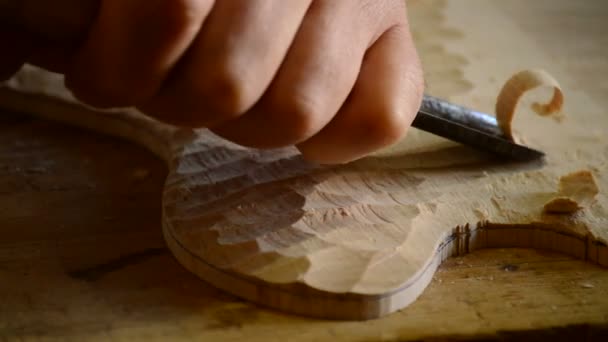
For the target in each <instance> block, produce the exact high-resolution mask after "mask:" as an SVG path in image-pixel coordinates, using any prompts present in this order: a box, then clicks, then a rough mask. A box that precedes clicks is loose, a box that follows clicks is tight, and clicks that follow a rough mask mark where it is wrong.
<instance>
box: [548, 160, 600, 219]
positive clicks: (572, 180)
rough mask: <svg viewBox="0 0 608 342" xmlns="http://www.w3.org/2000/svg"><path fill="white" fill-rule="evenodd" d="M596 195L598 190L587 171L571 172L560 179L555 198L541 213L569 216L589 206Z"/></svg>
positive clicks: (591, 175)
mask: <svg viewBox="0 0 608 342" xmlns="http://www.w3.org/2000/svg"><path fill="white" fill-rule="evenodd" d="M598 193H599V189H598V187H597V184H596V183H595V179H594V178H593V174H592V173H591V172H590V171H589V170H581V171H577V172H573V173H570V174H567V175H565V176H563V177H561V178H560V180H559V190H558V194H557V197H556V198H554V199H552V200H550V201H549V202H547V203H546V204H545V206H544V208H543V211H544V212H545V213H551V214H571V213H574V212H576V211H578V210H580V209H581V208H583V207H586V206H589V205H591V204H592V203H593V201H594V200H595V196H596V195H597V194H598Z"/></svg>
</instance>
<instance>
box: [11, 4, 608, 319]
mask: <svg viewBox="0 0 608 342" xmlns="http://www.w3.org/2000/svg"><path fill="white" fill-rule="evenodd" d="M455 3H456V2H445V3H444V2H442V1H436V2H428V3H426V4H423V3H422V2H421V3H416V2H412V3H411V6H412V7H413V8H415V6H420V9H419V12H418V13H419V16H420V17H419V19H418V23H419V25H420V26H419V27H418V28H417V39H418V41H422V42H425V41H426V42H428V41H431V42H432V41H433V39H435V37H434V35H444V32H443V33H442V32H438V31H437V30H440V29H441V26H438V25H436V24H437V20H438V19H437V18H438V16H440V15H441V11H442V10H443V9H442V7H445V6H447V8H446V12H447V13H450V17H449V18H448V20H447V23H446V25H447V26H448V27H452V30H453V31H452V32H457V33H459V34H461V35H462V36H461V37H457V38H453V39H451V40H450V41H447V42H443V46H444V47H445V50H442V49H435V50H433V49H431V48H432V45H431V46H430V47H428V49H427V50H426V51H427V53H428V55H427V56H428V57H427V59H426V61H427V62H425V65H426V66H428V63H429V60H430V61H433V60H434V59H435V60H436V61H443V62H446V63H452V62H453V63H454V64H455V65H456V70H457V71H460V73H458V72H456V73H454V74H449V73H448V74H444V75H441V78H438V79H434V78H433V76H432V75H433V74H432V69H431V70H430V71H429V70H428V68H427V71H429V73H428V74H430V75H429V80H430V82H429V83H430V85H431V86H430V89H429V90H430V91H431V93H432V94H434V95H440V96H443V97H449V98H450V99H452V100H454V101H455V102H459V103H462V104H465V105H472V106H475V107H477V108H479V109H481V110H486V111H490V110H491V108H492V107H493V106H492V102H493V101H494V98H495V95H496V94H497V89H496V86H497V84H496V82H493V81H492V80H493V79H495V78H505V79H506V77H508V76H509V75H510V74H511V73H513V72H515V71H518V70H519V69H521V68H522V67H528V66H530V65H533V64H542V65H543V68H545V69H547V70H549V71H550V72H551V73H552V74H554V75H556V76H557V78H558V79H559V80H560V82H561V83H562V87H563V89H564V93H565V94H566V107H565V108H566V109H565V113H566V119H565V120H563V122H561V123H557V122H552V121H550V120H546V119H543V118H537V117H535V116H534V115H535V114H532V113H526V112H525V111H524V113H522V116H521V117H519V118H518V125H519V127H517V126H516V127H517V129H518V131H519V132H520V133H521V136H522V137H524V139H525V141H526V143H529V144H531V145H533V146H535V147H537V148H540V149H542V150H544V151H546V152H547V153H548V156H549V157H548V160H547V163H546V164H543V165H513V164H511V165H505V164H503V163H499V162H496V161H494V162H489V161H488V158H487V156H484V155H481V154H478V153H476V152H474V151H471V150H469V149H467V148H464V147H460V146H457V145H454V144H452V143H449V142H446V141H443V140H441V139H438V138H434V137H431V136H429V135H426V134H423V133H421V132H412V133H411V134H410V135H409V136H408V138H407V139H405V140H404V141H403V142H402V143H401V144H400V145H399V146H396V147H395V148H392V149H390V150H388V151H384V152H383V153H380V154H377V155H375V156H371V157H369V158H366V159H364V160H361V161H358V162H355V163H351V164H349V165H345V166H340V167H333V168H327V167H326V168H320V167H316V166H314V165H309V164H307V163H305V162H304V161H302V160H301V158H300V157H299V156H298V155H297V154H296V153H295V151H294V150H293V149H285V150H278V151H266V152H260V151H251V150H247V149H244V148H241V147H238V146H235V145H233V144H229V143H227V142H225V141H223V140H221V139H218V138H216V137H214V136H213V135H211V134H210V133H208V132H206V131H198V132H189V131H187V130H177V129H175V128H172V127H168V126H165V125H160V124H158V123H156V122H154V121H152V120H148V119H145V118H144V117H142V116H139V115H138V114H137V113H134V112H124V111H117V112H115V113H102V112H96V111H94V110H91V109H85V108H81V107H77V106H76V105H75V104H74V103H73V102H72V101H71V99H70V97H69V96H68V95H67V93H66V92H65V90H63V89H61V88H60V87H58V85H59V84H60V80H59V79H53V78H50V77H48V75H44V76H43V77H42V79H40V78H39V77H40V74H38V73H35V72H34V73H28V72H27V71H26V72H24V73H22V74H21V75H20V76H19V77H18V78H17V79H15V80H13V81H12V83H10V84H9V88H6V89H4V91H3V93H2V98H0V102H2V103H3V104H4V105H5V106H7V107H9V108H16V109H21V110H24V111H27V112H31V113H35V114H41V115H46V116H52V117H55V116H58V119H59V120H61V121H67V122H72V123H76V124H79V125H83V126H86V127H89V128H93V129H100V130H102V131H104V132H106V133H111V134H117V135H119V136H122V137H127V138H131V139H134V140H135V141H136V142H138V143H141V144H144V145H145V146H146V147H148V148H149V149H151V150H152V151H154V152H155V153H157V154H158V155H159V156H161V157H162V158H164V159H165V160H166V161H167V163H168V165H169V170H170V174H169V176H168V178H167V182H166V186H165V191H164V193H163V231H164V234H165V239H166V241H167V244H168V246H169V247H170V248H171V250H172V252H173V253H174V255H175V256H176V257H177V259H178V260H179V261H180V262H181V263H182V264H183V265H184V266H185V267H186V268H188V269H189V270H191V271H192V272H194V273H195V274H197V275H198V276H200V277H202V278H203V279H205V280H207V281H209V282H210V283H212V284H214V285H215V286H217V287H219V288H222V289H224V290H227V291H229V292H231V293H234V294H236V295H238V296H241V297H244V298H246V299H249V300H252V301H255V302H258V303H260V304H263V305H267V306H272V307H276V308H280V309H282V310H286V311H291V312H296V313H301V314H306V315H314V316H319V317H330V318H350V319H365V318H372V317H378V316H381V315H384V314H387V313H390V312H393V311H395V310H397V309H399V308H401V307H404V306H406V305H407V304H409V303H411V302H412V301H413V300H414V299H415V298H416V297H417V296H418V295H420V293H421V292H422V291H423V290H424V288H425V287H426V285H427V284H428V283H429V282H430V280H431V277H432V275H433V274H434V272H435V269H436V268H437V266H438V265H439V263H441V262H442V261H443V260H444V259H445V258H447V257H449V256H454V255H461V254H464V253H467V252H469V251H471V250H475V249H480V248H492V247H500V246H507V247H534V248H540V249H549V250H554V251H560V252H563V253H566V254H569V255H572V256H576V257H579V258H582V259H585V260H588V261H591V262H595V263H598V264H602V265H606V263H605V262H606V258H605V255H606V253H607V252H606V242H607V240H608V239H607V228H608V224H607V222H606V221H607V220H608V215H607V210H608V209H607V205H608V202H607V201H606V195H605V193H602V192H600V194H599V195H598V196H597V200H596V201H595V202H594V203H593V204H591V205H590V206H589V207H588V208H584V209H583V210H582V211H581V212H580V213H578V214H577V215H576V216H564V215H544V214H542V209H543V205H544V204H545V203H546V201H547V200H549V199H551V198H552V197H553V196H554V195H555V194H556V192H557V181H558V179H559V177H560V176H562V175H563V174H565V173H568V172H571V171H575V170H578V169H588V170H590V171H591V172H593V174H594V176H595V177H596V178H597V182H598V184H599V188H600V191H602V190H603V189H606V187H607V186H608V183H607V180H606V176H605V175H604V174H603V173H602V172H600V171H601V170H603V169H605V164H606V159H607V158H608V156H606V151H605V147H606V137H605V135H602V134H598V135H596V136H594V135H593V134H594V132H597V131H596V130H597V129H598V128H600V129H602V128H605V127H608V125H607V123H608V121H607V119H606V116H605V115H602V110H601V106H599V105H598V104H597V103H596V102H594V101H593V100H591V99H590V98H589V97H587V96H586V94H585V93H582V92H577V91H576V90H575V89H574V88H573V87H572V82H573V81H572V80H571V79H570V78H569V77H568V75H567V73H566V72H565V70H564V69H563V68H561V67H560V66H559V65H558V64H557V63H552V62H551V60H550V59H549V58H547V57H548V56H545V55H543V53H542V50H541V49H538V48H537V47H536V46H535V44H534V41H533V40H532V39H530V38H529V37H528V36H527V35H525V34H524V33H523V32H521V31H518V30H517V27H516V26H515V25H514V24H513V23H512V22H510V21H509V20H508V17H507V16H506V15H505V14H503V12H502V11H501V10H500V8H499V7H497V5H495V4H493V3H491V2H484V1H471V2H470V3H469V4H468V6H475V11H476V13H477V16H479V15H481V16H480V17H479V18H478V17H476V19H478V20H476V21H471V20H466V19H467V18H468V17H467V16H470V12H469V11H468V10H467V7H468V6H460V5H457V4H455ZM469 9H470V8H469ZM412 13H413V16H414V17H415V13H416V12H415V10H414V9H412ZM439 18H440V17H439ZM414 22H416V19H414ZM492 25H498V26H500V27H501V29H503V30H504V31H505V32H509V34H508V35H498V34H497V35H495V36H493V37H489V36H488V35H487V34H486V33H485V32H484V29H483V28H484V27H490V26H492ZM425 38H428V40H425ZM484 46H485V49H486V50H482V51H479V50H478V49H480V48H482V47H484ZM488 46H490V47H491V49H488ZM514 46H516V47H517V48H518V50H521V51H526V53H525V54H521V55H518V56H517V58H513V57H512V56H509V53H510V52H511V51H512V49H513V47H514ZM421 50H423V52H424V51H425V46H424V43H423V44H422V46H421ZM477 54H479V56H483V57H484V58H479V59H476V58H475V56H476V55H477ZM494 54H495V55H494ZM505 56H507V57H508V58H507V57H505ZM467 59H474V60H475V63H471V64H469V65H462V61H463V60H464V61H467ZM503 60H504V62H503ZM423 61H424V53H423ZM497 61H500V64H497ZM490 72H491V74H490ZM428 74H427V75H428ZM435 82H442V83H450V82H451V83H454V84H456V85H457V87H456V88H453V89H451V93H449V94H441V89H438V90H436V91H435V92H433V90H434V87H433V84H436V83H435ZM469 87H471V89H468V88H469ZM15 91H17V92H15ZM474 99H475V100H474ZM583 106H584V108H585V111H584V112H579V111H576V109H577V108H580V107H583ZM107 117H112V118H113V119H107Z"/></svg>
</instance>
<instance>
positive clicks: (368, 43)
mask: <svg viewBox="0 0 608 342" xmlns="http://www.w3.org/2000/svg"><path fill="white" fill-rule="evenodd" d="M21 2H22V3H24V4H27V3H30V4H31V3H35V4H36V6H32V5H30V6H29V8H28V6H27V5H23V7H22V8H21V12H20V13H21V15H20V18H21V21H22V22H23V21H25V22H26V24H25V25H21V26H22V28H23V27H25V28H26V29H27V30H22V31H20V32H19V34H20V35H21V36H20V37H24V35H25V34H27V37H28V38H19V39H14V37H15V36H16V33H14V32H15V31H14V30H13V31H11V33H9V34H7V33H6V30H5V34H4V36H10V37H13V41H19V42H21V45H24V47H22V48H15V49H14V55H16V56H17V57H14V56H13V57H14V58H13V60H15V59H18V60H20V61H21V60H25V59H27V60H28V61H30V62H31V63H33V64H38V65H41V66H43V67H47V68H50V69H53V70H56V71H59V72H62V73H64V74H65V79H66V85H67V86H68V87H69V88H70V89H71V90H72V91H73V93H74V94H75V96H76V97H77V98H78V99H80V100H82V101H83V102H85V103H88V104H90V105H94V106H98V107H122V106H135V107H137V108H138V109H140V110H141V111H142V112H144V113H146V114H148V115H151V116H153V117H156V118H158V119H160V120H163V121H166V122H169V123H173V124H178V125H187V126H194V127H200V126H204V127H209V128H210V129H211V130H212V131H213V132H215V133H217V134H219V135H220V136H222V137H224V138H226V139H229V140H231V141H233V142H236V143H238V144H241V145H245V146H251V147H258V148H275V147H282V146H287V145H296V146H297V147H298V148H299V149H300V151H301V152H302V153H303V154H304V156H305V157H306V158H308V159H310V160H313V161H317V162H321V163H341V162H346V161H350V160H354V159H357V158H360V157H362V156H364V155H366V154H368V153H371V152H373V151H374V150H376V149H379V148H382V147H385V146H387V145H390V144H392V143H394V142H396V141H397V140H399V139H400V138H401V137H402V136H403V134H404V133H405V131H406V130H407V128H408V127H409V126H410V124H411V122H412V120H413V118H414V116H415V115H416V112H417V110H418V107H419V105H420V101H421V97H422V90H423V77H422V70H421V67H420V63H419V60H418V56H417V53H416V49H415V47H414V44H413V41H412V38H411V35H410V32H409V28H408V22H407V16H406V8H405V1H404V0H289V1H285V0H217V1H212V0H101V1H99V2H98V3H97V2H93V3H95V5H94V6H92V5H91V3H92V2H86V1H76V0H62V1H55V2H47V1H42V0H27V1H21ZM49 3H52V4H53V5H49ZM84 3H87V4H88V5H87V6H84V5H83V4H84ZM61 4H64V5H63V6H62V5H61ZM67 4H69V7H68V5H67ZM64 6H65V7H64ZM78 7H83V8H84V7H86V10H83V13H84V14H80V15H77V14H75V13H76V12H77V11H75V10H74V8H78ZM67 8H69V9H70V11H67V10H66V9H67ZM53 11H55V12H57V11H60V13H59V14H57V15H52V13H54V12H53ZM66 12H70V13H68V14H66ZM35 13H38V14H37V15H38V17H37V19H31V17H32V16H34V17H36V15H35ZM41 13H42V14H41ZM56 17H59V18H62V20H61V21H60V22H61V24H58V23H57V20H56V19H54V18H56ZM67 17H69V18H72V19H70V20H67V19H66V18H67ZM89 17H90V18H91V19H90V20H91V22H92V24H91V25H90V26H88V25H87V27H86V30H83V29H82V27H83V25H84V24H83V22H85V21H89V19H83V18H89ZM24 18H25V19H24ZM28 18H30V19H29V20H28ZM53 20H55V22H54V23H53V22H52V21H53ZM43 24H46V25H49V27H53V28H54V30H53V31H51V30H45V29H41V28H40V27H38V28H36V26H40V25H43ZM63 26H66V27H65V28H63ZM32 27H34V28H32ZM32 31H34V32H35V33H36V32H37V33H38V34H37V35H35V36H36V38H35V39H34V38H30V37H32V36H33V35H32ZM48 32H50V33H52V35H53V37H50V38H51V39H49V38H48V37H47V39H46V40H45V42H44V43H41V42H40V33H42V35H44V34H46V33H48ZM78 32H82V33H83V34H81V35H80V36H81V37H80V39H81V40H80V41H79V43H78V44H71V45H66V44H65V43H64V42H62V41H61V40H62V39H63V37H66V36H69V37H70V39H74V37H78V36H79V34H78ZM0 35H1V34H0ZM24 42H25V43H24ZM17 50H19V51H17ZM26 52H27V53H26ZM19 58H21V59H19ZM5 59H8V57H6V58H5ZM0 62H2V61H0ZM4 64H5V65H7V66H8V65H9V63H8V62H6V63H4ZM14 64H15V63H14V61H13V65H14Z"/></svg>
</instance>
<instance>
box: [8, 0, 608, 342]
mask: <svg viewBox="0 0 608 342" xmlns="http://www.w3.org/2000/svg"><path fill="white" fill-rule="evenodd" d="M425 1H428V3H435V5H436V6H437V7H438V8H439V7H442V6H444V4H442V1H433V0H424V1H422V0H412V3H411V8H412V9H411V10H412V12H415V11H423V10H425V11H426V10H428V9H429V5H428V3H426V5H424V6H422V5H420V4H418V3H425ZM458 3H462V5H463V6H470V5H472V4H474V3H475V1H468V2H458ZM496 3H497V4H496V6H500V7H501V8H502V9H503V10H504V13H505V17H504V18H508V19H509V20H510V23H512V24H513V25H516V27H518V29H520V30H522V31H523V32H525V33H526V34H528V35H530V36H531V37H533V39H534V40H535V41H536V42H537V44H539V46H540V47H541V49H542V50H543V51H544V52H546V54H547V55H549V56H553V58H554V59H555V60H554V61H553V62H554V63H559V64H560V65H562V66H563V70H566V71H568V72H569V73H571V74H570V79H571V80H572V82H575V83H576V86H577V87H578V89H579V90H580V91H584V92H585V93H586V94H587V95H588V96H589V97H590V98H592V99H593V101H594V102H595V103H599V104H601V105H602V106H603V107H605V108H608V97H606V94H607V93H608V81H606V78H605V76H607V75H608V59H606V57H605V56H607V55H608V38H607V37H608V35H606V32H607V31H608V26H607V24H606V23H605V22H606V18H607V17H608V4H606V3H605V2H601V1H585V2H573V1H566V0H563V1H562V0H560V1H557V0H544V1H534V2H529V1H525V0H517V1H508V2H500V1H496ZM436 19H437V20H438V21H441V20H442V19H441V17H440V16H439V17H437V18H436ZM471 20H475V10H474V8H471ZM448 22H449V20H448ZM413 25H414V30H416V25H417V23H416V20H414V22H413ZM437 25H446V26H445V27H444V28H443V31H442V32H443V33H441V32H439V30H438V33H437V35H438V36H440V35H441V34H444V35H445V36H447V37H449V36H451V35H452V36H453V33H451V32H450V31H449V25H448V24H445V23H443V22H438V23H437ZM420 26H422V24H420ZM493 29H494V28H488V30H489V32H490V31H491V30H493ZM417 36H420V34H419V33H418V34H417ZM437 39H438V41H433V42H431V43H432V44H430V43H429V44H426V45H425V43H423V42H421V43H420V44H421V50H422V51H421V52H422V55H423V59H424V53H425V48H428V49H433V48H436V47H434V46H435V45H433V44H439V43H441V39H440V38H437ZM446 39H447V38H446ZM448 57H449V56H448ZM505 58H508V57H505ZM443 62H445V63H439V62H437V63H436V64H433V65H429V63H430V62H428V61H427V62H425V67H426V68H427V71H428V72H429V73H430V74H429V75H428V78H429V85H430V88H431V89H432V90H433V91H434V93H435V94H437V95H446V96H447V95H453V94H457V93H458V92H459V91H462V89H464V88H466V82H464V83H463V82H456V81H454V77H451V78H450V80H451V81H449V82H442V78H441V77H442V76H441V71H442V68H453V67H455V66H454V65H451V64H450V63H456V64H458V63H461V62H459V61H458V59H457V58H446V59H445V60H444V61H443ZM456 67H457V66H456ZM522 67H529V66H527V65H526V66H522ZM446 70H447V69H446ZM448 71H449V70H448ZM566 96H567V94H566ZM581 110H584V109H581ZM607 130H608V128H605V129H604V132H606V131H607ZM165 172H166V171H165V169H164V166H163V164H162V163H161V161H159V160H157V159H155V158H154V157H153V156H151V155H150V154H149V153H148V152H146V151H144V150H143V149H141V148H138V147H135V146H133V145H131V144H128V143H125V142H122V141H119V140H115V139H111V138H107V137H104V136H100V135H96V134H92V133H89V132H86V131H80V130H76V129H73V128H69V127H64V126H61V125H58V124H53V123H48V122H43V121H39V120H35V119H32V118H28V117H24V116H20V115H16V114H13V113H6V112H2V113H0V340H3V339H6V340H13V339H19V338H41V339H46V338H55V339H59V340H74V341H81V340H84V339H99V340H129V341H130V340H144V339H145V340H150V341H156V340H160V341H164V340H249V341H271V340H283V341H293V340H302V341H308V340H358V341H370V340H389V341H391V340H409V339H429V338H445V337H462V338H480V337H486V338H487V337H496V338H505V337H506V338H510V337H512V338H516V339H519V338H521V337H523V336H524V335H526V336H534V338H536V337H538V336H539V335H540V336H545V337H546V336H551V337H554V338H563V339H567V340H571V339H580V338H584V337H586V338H597V339H601V338H602V337H603V338H604V339H605V338H606V334H608V332H607V330H608V271H607V270H606V269H601V268H598V267H596V266H592V265H589V264H586V263H584V262H582V261H578V260H573V259H571V258H569V257H565V256H562V255H556V254H549V253H544V252H539V251H531V250H521V249H504V250H485V251H479V252H475V253H473V254H470V255H467V256H465V257H461V258H456V259H451V260H448V261H447V262H446V263H444V264H443V266H441V269H440V270H439V271H438V273H437V274H436V276H435V279H434V280H433V282H432V284H431V285H430V286H429V288H428V289H427V290H426V291H425V292H424V294H423V295H422V296H421V297H420V298H419V300H418V301H416V302H415V303H414V304H412V305H411V306H410V307H408V308H407V309H404V310H402V311H400V312H398V313H395V314H393V315H389V316H388V317H385V318H383V319H379V320H373V321H368V322H331V321H321V320H312V319H306V318H301V317H296V316H289V315H284V314H281V313H277V312H273V311H270V310H266V309H263V308H259V307H256V306H253V305H251V304H248V303H245V302H242V301H240V300H237V299H235V298H233V297H231V296H228V295H225V294H223V293H221V292H220V291H218V290H215V289H213V288H212V287H210V286H209V285H207V284H205V283H203V282H202V281H200V280H199V279H198V278H196V277H194V276H192V275H191V274H189V273H188V272H186V271H185V270H184V269H183V268H182V267H181V266H180V265H179V264H177V263H176V262H175V261H174V260H173V258H172V257H171V255H170V254H169V252H168V251H167V250H166V248H165V246H164V242H163V240H162V236H161V228H160V198H161V188H162V182H163V180H164V177H165Z"/></svg>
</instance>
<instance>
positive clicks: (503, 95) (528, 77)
mask: <svg viewBox="0 0 608 342" xmlns="http://www.w3.org/2000/svg"><path fill="white" fill-rule="evenodd" d="M547 86H548V87H553V97H552V98H551V101H549V103H546V104H542V103H537V102H536V103H534V104H532V109H533V110H534V111H535V112H536V113H537V114H539V115H541V116H548V115H551V114H554V113H557V112H559V111H560V110H561V108H562V105H563V103H564V95H563V94H562V90H561V88H560V86H559V83H557V81H556V80H555V78H553V76H551V75H549V74H548V73H547V72H546V71H543V70H524V71H521V72H519V73H517V74H515V75H514V76H513V77H511V78H510V79H509V80H508V81H507V82H506V83H505V85H504V86H503V87H502V90H501V91H500V94H499V95H498V100H497V101H496V120H497V121H498V125H499V126H500V128H501V129H502V131H503V132H504V134H505V136H507V137H508V138H510V139H513V132H512V129H511V122H512V121H513V115H514V114H515V108H516V107H517V102H519V99H520V98H521V97H522V96H523V95H524V93H526V92H527V91H529V90H532V89H535V88H538V87H547Z"/></svg>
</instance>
